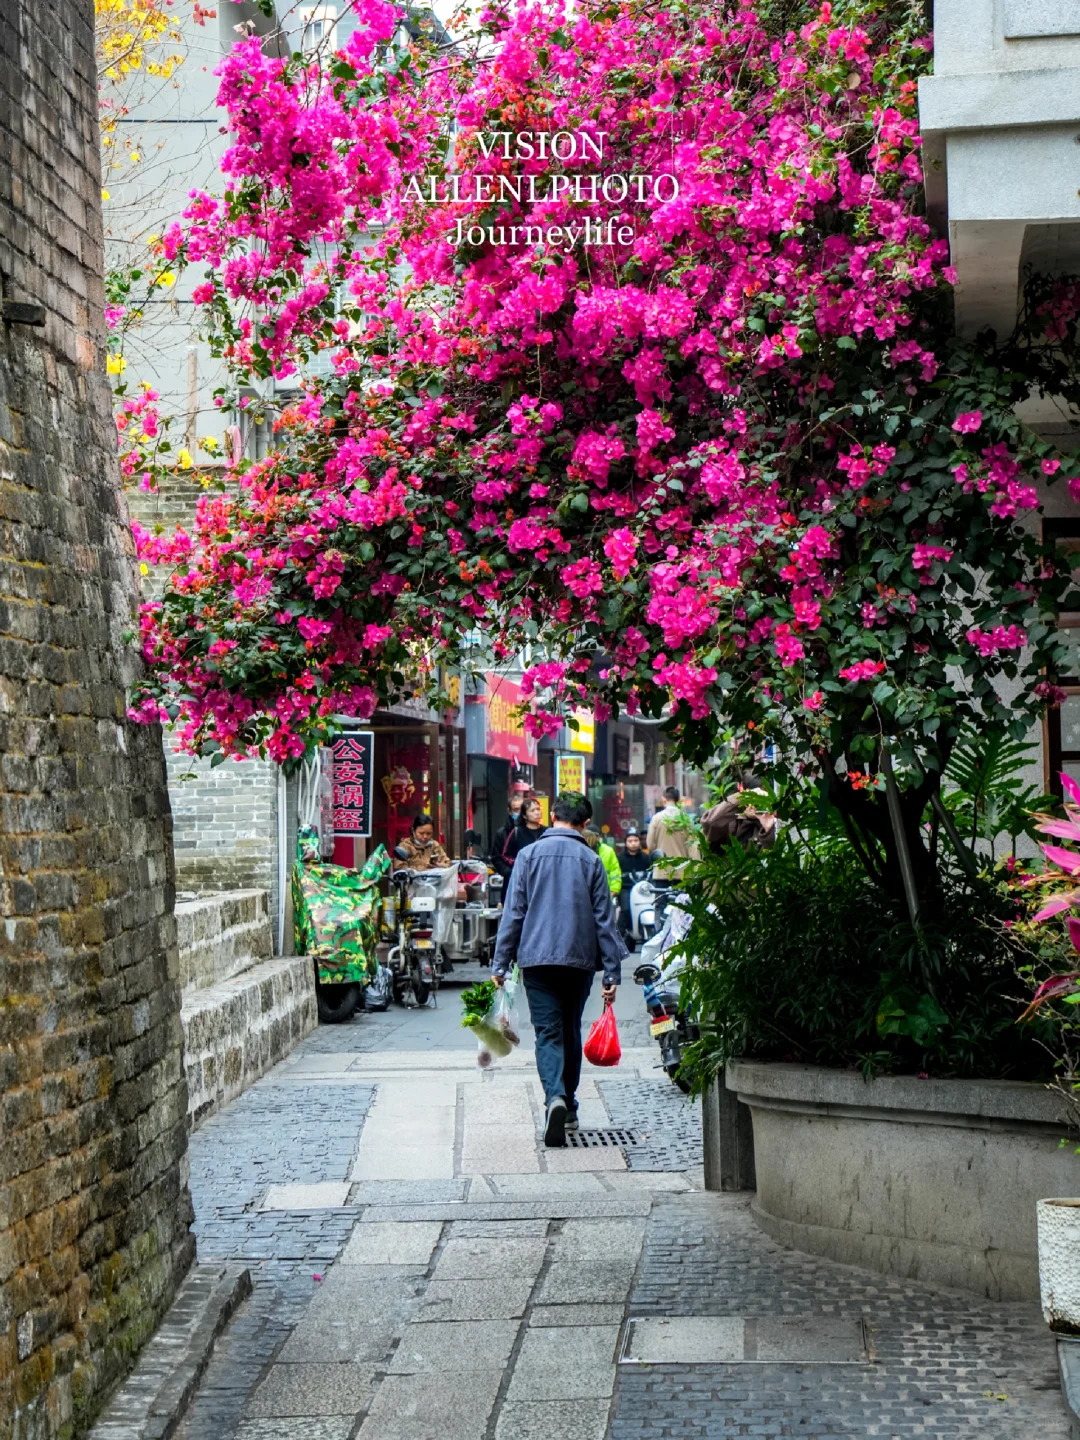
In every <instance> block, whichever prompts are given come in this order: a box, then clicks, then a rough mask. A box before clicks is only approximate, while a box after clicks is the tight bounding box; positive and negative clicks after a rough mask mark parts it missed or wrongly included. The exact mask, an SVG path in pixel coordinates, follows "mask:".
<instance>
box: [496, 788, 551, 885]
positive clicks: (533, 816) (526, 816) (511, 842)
mask: <svg viewBox="0 0 1080 1440" xmlns="http://www.w3.org/2000/svg"><path fill="white" fill-rule="evenodd" d="M542 816H543V811H542V810H541V808H540V801H539V800H537V799H535V798H530V799H528V800H526V801H525V804H524V805H523V806H522V807H521V819H520V820H519V821H518V823H517V824H516V825H515V826H514V828H513V830H511V832H510V834H509V835H508V836H507V837H506V844H505V846H504V847H503V860H504V861H505V863H506V866H507V868H508V869H510V870H512V869H513V868H514V861H515V860H516V859H517V857H518V856H519V855H520V854H521V852H522V850H524V849H525V847H526V846H527V845H531V844H532V843H533V841H535V840H539V839H540V836H541V835H543V833H544V831H545V829H546V828H547V827H546V826H545V825H544V821H543V818H542Z"/></svg>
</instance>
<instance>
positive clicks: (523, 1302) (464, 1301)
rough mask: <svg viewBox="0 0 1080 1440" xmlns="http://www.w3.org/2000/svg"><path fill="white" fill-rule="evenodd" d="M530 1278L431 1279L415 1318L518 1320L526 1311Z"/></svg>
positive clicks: (531, 1284)
mask: <svg viewBox="0 0 1080 1440" xmlns="http://www.w3.org/2000/svg"><path fill="white" fill-rule="evenodd" d="M533 1283H534V1282H533V1281H532V1280H531V1279H524V1280H507V1279H505V1278H504V1279H502V1280H500V1281H499V1283H498V1285H491V1284H490V1283H489V1282H488V1281H487V1280H432V1281H430V1282H429V1283H428V1286H427V1289H426V1290H425V1291H424V1296H423V1299H422V1300H421V1301H420V1308H419V1312H418V1314H417V1316H416V1318H417V1320H418V1321H420V1320H423V1321H428V1320H518V1319H520V1318H521V1316H522V1315H524V1313H525V1307H526V1306H527V1305H528V1303H529V1296H530V1295H531V1294H532V1289H533Z"/></svg>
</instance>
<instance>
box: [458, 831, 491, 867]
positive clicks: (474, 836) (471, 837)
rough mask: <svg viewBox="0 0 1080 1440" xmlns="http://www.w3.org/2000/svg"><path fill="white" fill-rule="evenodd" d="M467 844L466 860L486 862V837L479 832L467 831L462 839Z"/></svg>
mask: <svg viewBox="0 0 1080 1440" xmlns="http://www.w3.org/2000/svg"><path fill="white" fill-rule="evenodd" d="M462 839H463V840H464V843H465V859H466V860H486V859H487V856H486V855H485V854H484V837H483V836H482V835H481V834H480V831H479V830H466V831H465V834H464V836H463V837H462Z"/></svg>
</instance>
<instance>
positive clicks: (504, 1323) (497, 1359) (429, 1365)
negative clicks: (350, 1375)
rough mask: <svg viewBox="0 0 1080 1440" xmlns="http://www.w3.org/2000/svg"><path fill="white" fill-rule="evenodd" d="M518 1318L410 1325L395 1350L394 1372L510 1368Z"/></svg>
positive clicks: (392, 1372)
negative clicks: (508, 1363) (509, 1362)
mask: <svg viewBox="0 0 1080 1440" xmlns="http://www.w3.org/2000/svg"><path fill="white" fill-rule="evenodd" d="M517 1332H518V1326H517V1321H516V1320H452V1321H428V1322H427V1323H425V1324H419V1325H407V1326H406V1327H405V1333H404V1334H403V1335H402V1337H401V1344H400V1345H399V1346H398V1348H397V1350H396V1351H395V1353H394V1358H393V1360H392V1361H391V1362H390V1365H389V1367H388V1372H389V1373H390V1374H391V1375H418V1374H419V1375H423V1374H428V1373H430V1372H432V1371H438V1372H439V1373H447V1374H451V1375H459V1374H463V1373H464V1372H466V1371H470V1370H498V1371H499V1372H500V1373H501V1372H502V1371H503V1370H504V1369H505V1368H506V1365H507V1362H508V1361H509V1359H510V1351H511V1350H512V1349H513V1345H514V1340H515V1339H516V1338H517Z"/></svg>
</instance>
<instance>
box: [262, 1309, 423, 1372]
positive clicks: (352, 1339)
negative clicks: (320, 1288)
mask: <svg viewBox="0 0 1080 1440" xmlns="http://www.w3.org/2000/svg"><path fill="white" fill-rule="evenodd" d="M397 1337H398V1331H397V1330H393V1329H388V1328H387V1327H386V1326H385V1325H378V1324H371V1325H369V1324H365V1323H363V1322H362V1321H356V1322H351V1321H337V1322H333V1323H329V1324H327V1323H323V1322H319V1321H315V1320H307V1319H305V1320H301V1322H300V1324H299V1325H297V1327H296V1329H295V1330H294V1331H293V1332H292V1334H291V1335H290V1336H289V1338H288V1340H286V1342H285V1344H284V1346H283V1347H282V1349H281V1351H280V1353H279V1354H278V1357H277V1358H278V1360H279V1361H280V1362H281V1363H282V1364H283V1365H317V1364H335V1365H368V1366H376V1367H381V1366H382V1365H383V1364H385V1361H386V1357H387V1355H388V1353H389V1351H390V1348H391V1346H392V1345H393V1344H394V1342H395V1340H396V1339H397Z"/></svg>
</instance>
